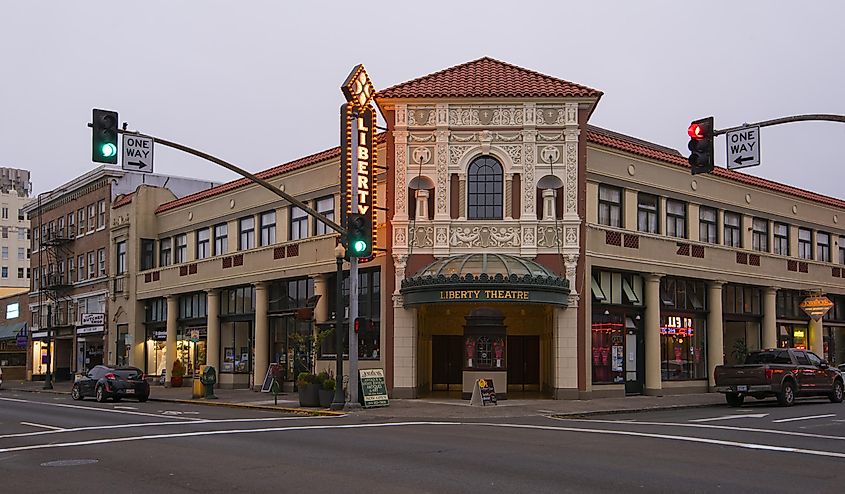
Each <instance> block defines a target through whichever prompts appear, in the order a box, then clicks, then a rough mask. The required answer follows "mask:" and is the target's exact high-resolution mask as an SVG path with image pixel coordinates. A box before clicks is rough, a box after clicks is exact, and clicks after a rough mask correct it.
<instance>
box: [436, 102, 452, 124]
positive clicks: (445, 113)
mask: <svg viewBox="0 0 845 494" xmlns="http://www.w3.org/2000/svg"><path fill="white" fill-rule="evenodd" d="M434 111H435V113H436V118H437V125H438V126H440V127H444V126H446V125H449V105H447V104H446V103H438V104H437V105H435V110H434Z"/></svg>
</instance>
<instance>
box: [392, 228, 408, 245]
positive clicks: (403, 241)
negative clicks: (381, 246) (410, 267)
mask: <svg viewBox="0 0 845 494" xmlns="http://www.w3.org/2000/svg"><path fill="white" fill-rule="evenodd" d="M406 231H407V230H405V227H404V226H394V227H393V245H394V246H395V247H406V246H407V245H408V244H407V240H408V238H407V236H406Z"/></svg>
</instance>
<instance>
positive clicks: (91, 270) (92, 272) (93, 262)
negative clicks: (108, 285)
mask: <svg viewBox="0 0 845 494" xmlns="http://www.w3.org/2000/svg"><path fill="white" fill-rule="evenodd" d="M96 275H97V258H96V257H94V251H91V252H89V253H88V277H89V278H94V277H95V276H96Z"/></svg>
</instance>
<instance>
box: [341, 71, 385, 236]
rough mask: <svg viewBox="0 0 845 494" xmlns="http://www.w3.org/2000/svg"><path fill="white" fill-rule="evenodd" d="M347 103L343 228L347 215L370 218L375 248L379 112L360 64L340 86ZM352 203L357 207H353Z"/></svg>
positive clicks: (343, 138)
mask: <svg viewBox="0 0 845 494" xmlns="http://www.w3.org/2000/svg"><path fill="white" fill-rule="evenodd" d="M341 90H342V91H343V94H344V96H346V104H344V105H343V106H342V107H341V112H340V113H341V136H340V138H341V148H342V149H343V151H344V152H343V154H342V160H341V168H340V174H341V184H342V188H343V192H344V194H343V196H342V197H343V200H344V204H343V208H342V211H343V219H342V222H343V225H344V226H346V223H345V222H346V215H347V214H349V213H358V214H365V215H371V224H372V225H373V227H372V228H371V230H372V240H371V242H370V245H376V243H377V242H376V240H377V239H376V231H377V228H376V225H377V224H378V219H377V216H376V210H375V205H376V198H377V195H376V193H377V189H376V181H375V172H374V169H375V166H376V163H377V162H378V159H377V158H378V156H377V155H378V150H377V148H376V146H375V142H374V141H375V126H376V110H375V108H373V106H372V105H371V102H372V99H373V96H375V89H374V88H373V84H372V82H371V81H370V77H369V76H368V75H367V71H366V70H364V66H363V65H361V64H359V65H356V66H355V68H353V69H352V72H350V74H349V77H347V78H346V81H345V82H344V83H343V86H341ZM353 200H354V202H355V207H354V208H353V207H352V203H353Z"/></svg>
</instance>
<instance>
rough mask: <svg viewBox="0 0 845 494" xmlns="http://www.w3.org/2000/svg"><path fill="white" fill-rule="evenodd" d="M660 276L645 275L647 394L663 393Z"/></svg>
mask: <svg viewBox="0 0 845 494" xmlns="http://www.w3.org/2000/svg"><path fill="white" fill-rule="evenodd" d="M662 276H663V275H660V274H654V273H651V274H647V275H645V303H646V308H645V394H647V395H657V394H660V393H661V392H662V389H663V382H662V379H661V375H660V278H661V277H662Z"/></svg>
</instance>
